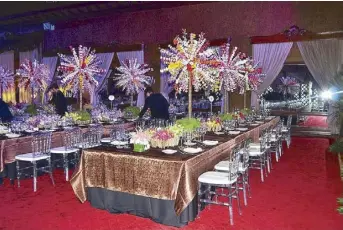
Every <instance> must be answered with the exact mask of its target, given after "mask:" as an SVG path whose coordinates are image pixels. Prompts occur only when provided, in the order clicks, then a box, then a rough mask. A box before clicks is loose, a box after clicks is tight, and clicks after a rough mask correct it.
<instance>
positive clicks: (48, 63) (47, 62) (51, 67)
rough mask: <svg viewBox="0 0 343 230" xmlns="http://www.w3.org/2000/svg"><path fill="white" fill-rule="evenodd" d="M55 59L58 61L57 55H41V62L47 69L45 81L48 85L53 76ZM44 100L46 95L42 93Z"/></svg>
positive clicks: (55, 64)
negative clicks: (46, 80) (47, 79)
mask: <svg viewBox="0 0 343 230" xmlns="http://www.w3.org/2000/svg"><path fill="white" fill-rule="evenodd" d="M57 61H58V57H57V56H55V57H43V59H42V63H43V64H45V65H46V66H47V67H48V69H49V81H48V82H47V85H48V87H49V85H50V84H51V82H52V80H53V78H54V76H55V72H56V67H57ZM46 100H47V97H46V95H45V93H44V102H46Z"/></svg>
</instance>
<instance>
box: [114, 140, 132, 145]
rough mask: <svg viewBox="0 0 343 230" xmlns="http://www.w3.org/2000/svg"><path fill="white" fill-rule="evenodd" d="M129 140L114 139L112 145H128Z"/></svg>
mask: <svg viewBox="0 0 343 230" xmlns="http://www.w3.org/2000/svg"><path fill="white" fill-rule="evenodd" d="M127 144H128V142H127V141H112V142H111V145H127Z"/></svg>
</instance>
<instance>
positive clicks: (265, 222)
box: [0, 137, 343, 230]
mask: <svg viewBox="0 0 343 230" xmlns="http://www.w3.org/2000/svg"><path fill="white" fill-rule="evenodd" d="M328 146H329V140H328V139H324V138H299V137H293V139H292V143H291V147H290V149H286V148H285V154H284V155H283V156H282V158H281V161H280V162H278V163H276V162H274V164H273V167H274V169H273V170H272V172H271V174H270V175H269V176H268V177H267V178H266V180H265V182H264V183H261V182H260V177H259V171H258V170H253V171H252V172H251V186H252V198H251V199H249V200H248V206H247V207H244V206H242V208H243V215H242V216H239V215H238V213H237V211H236V212H235V213H234V215H235V216H234V221H235V225H234V226H233V227H232V226H230V225H229V215H228V210H227V207H222V206H207V207H206V209H205V210H204V211H202V212H201V214H200V218H199V219H196V220H195V221H193V222H191V223H190V224H189V225H188V226H185V227H184V228H182V229H187V230H188V229H197V230H205V229H206V230H209V229H216V230H218V229H242V230H258V229H264V230H265V229H268V230H274V229H275V230H276V229H277V230H295V229H296V230H298V229H299V230H303V229H311V230H317V229H318V230H323V229H325V230H341V229H343V216H340V215H339V214H338V213H337V211H336V208H337V205H336V198H337V197H339V196H341V195H342V192H343V183H342V181H341V180H340V177H339V166H338V160H337V156H335V155H333V154H332V153H328V152H327V151H326V150H327V148H328ZM54 176H55V182H56V187H53V186H52V185H51V184H50V180H49V177H47V176H41V177H39V179H38V191H37V192H36V193H33V192H32V180H30V179H26V180H22V183H21V188H19V189H18V188H17V187H11V186H10V185H9V181H8V180H6V181H5V185H4V186H1V187H0V229H16V230H20V229H44V230H47V229H65V230H69V229H137V230H138V229H140V230H142V229H143V230H145V229H146V230H148V229H149V230H155V229H156V230H157V229H176V228H173V227H168V226H163V225H160V224H157V223H155V222H153V221H151V220H150V219H145V218H140V217H136V216H132V215H128V214H120V215H118V214H110V213H108V212H107V211H103V210H98V209H95V208H92V207H91V206H90V204H89V203H85V204H81V203H80V202H79V201H78V200H77V198H76V197H75V195H74V193H73V191H72V189H71V186H70V184H69V183H67V182H64V177H63V172H62V171H61V170H56V171H55V174H54ZM234 210H236V206H234Z"/></svg>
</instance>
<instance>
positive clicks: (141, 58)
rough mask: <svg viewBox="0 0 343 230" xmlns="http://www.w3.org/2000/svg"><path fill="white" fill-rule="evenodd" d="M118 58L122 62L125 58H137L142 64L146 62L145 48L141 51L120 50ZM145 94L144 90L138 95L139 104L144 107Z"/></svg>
mask: <svg viewBox="0 0 343 230" xmlns="http://www.w3.org/2000/svg"><path fill="white" fill-rule="evenodd" d="M117 56H118V59H119V61H120V63H122V62H124V61H125V60H129V59H137V62H138V63H140V64H144V50H143V49H142V50H139V51H125V52H118V53H117ZM144 101H145V95H144V91H141V92H140V93H138V97H137V106H138V107H142V106H144Z"/></svg>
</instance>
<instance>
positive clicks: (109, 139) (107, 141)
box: [101, 137, 111, 143]
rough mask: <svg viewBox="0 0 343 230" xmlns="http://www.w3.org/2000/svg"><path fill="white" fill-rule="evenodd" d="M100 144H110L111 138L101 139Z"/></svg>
mask: <svg viewBox="0 0 343 230" xmlns="http://www.w3.org/2000/svg"><path fill="white" fill-rule="evenodd" d="M101 142H102V143H110V142H111V138H109V137H107V138H102V139H101Z"/></svg>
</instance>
